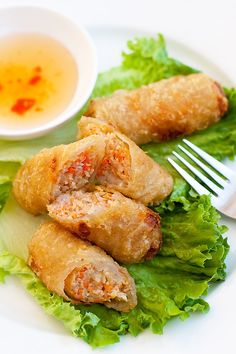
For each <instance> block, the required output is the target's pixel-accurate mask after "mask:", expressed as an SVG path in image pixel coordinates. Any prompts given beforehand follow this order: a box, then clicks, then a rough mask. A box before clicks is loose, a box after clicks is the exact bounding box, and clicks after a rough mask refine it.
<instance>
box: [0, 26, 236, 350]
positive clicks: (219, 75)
mask: <svg viewBox="0 0 236 354" xmlns="http://www.w3.org/2000/svg"><path fill="white" fill-rule="evenodd" d="M90 33H91V35H92V37H93V39H94V41H95V45H96V47H97V51H98V59H99V70H105V69H108V68H109V67H111V66H113V65H119V63H120V60H121V57H120V53H121V51H122V50H123V49H124V47H125V44H126V42H127V39H130V38H133V37H134V36H137V35H150V34H151V33H150V32H149V33H148V32H145V31H136V30H132V29H127V28H123V29H119V28H112V27H107V28H105V27H104V28H101V27H98V28H91V29H90ZM152 34H153V33H152ZM167 44H168V48H169V51H170V53H171V55H172V56H174V57H176V58H179V59H181V60H183V61H184V62H185V63H188V64H190V65H193V66H195V67H197V68H199V69H202V70H204V71H205V72H206V73H209V74H210V75H212V76H213V77H215V78H216V79H217V80H219V81H221V82H222V83H223V84H225V85H231V84H232V83H231V82H230V79H229V78H228V77H227V76H226V74H224V73H223V71H222V70H221V69H219V68H217V67H216V66H215V65H214V64H213V63H212V62H211V58H207V59H206V58H204V56H202V55H201V54H200V53H196V52H194V50H193V49H191V48H189V47H186V46H185V45H184V44H180V43H176V42H175V41H174V40H167ZM229 165H230V166H232V168H234V169H235V170H236V163H229ZM222 222H223V223H224V224H226V225H228V226H229V229H230V231H229V233H228V234H229V235H228V236H229V243H230V246H231V250H230V254H229V256H228V258H227V264H228V276H227V278H226V281H225V282H224V283H220V284H219V285H217V286H216V287H215V288H214V290H211V291H210V293H209V295H208V296H207V301H208V302H209V303H210V305H211V310H210V312H209V313H208V314H193V315H192V316H191V317H190V318H189V319H187V320H186V321H184V322H182V321H180V320H179V319H174V320H172V321H170V322H169V323H168V324H167V326H166V327H165V329H164V335H162V336H160V335H154V334H152V333H151V332H150V331H148V330H146V331H145V332H144V333H142V334H140V335H139V336H138V337H137V338H133V337H131V336H125V337H123V338H121V343H118V344H115V345H113V346H110V347H107V348H105V349H97V350H96V351H95V352H94V351H93V350H92V349H91V348H90V347H89V346H88V345H87V344H85V343H84V342H83V341H82V340H80V339H76V338H73V337H72V336H71V335H70V334H69V333H67V332H66V330H64V328H63V326H62V325H61V324H60V323H59V322H57V321H56V320H54V319H53V318H51V317H49V316H47V315H45V314H44V312H43V310H42V309H41V308H40V306H39V305H38V304H37V303H36V302H35V301H34V299H33V298H32V297H31V296H30V295H28V294H27V293H26V292H25V291H24V289H23V288H22V287H21V285H20V284H19V283H18V281H17V280H14V279H12V278H9V279H8V280H7V284H6V285H4V286H1V291H0V346H1V352H5V353H7V354H11V353H17V354H23V353H24V354H29V353H34V354H37V353H44V354H49V353H50V354H51V353H57V354H62V353H63V354H64V353H70V354H74V353H76V354H78V353H83V354H87V353H104V352H106V353H112V354H115V353H121V352H123V353H129V354H139V353H140V354H141V353H142V354H143V353H148V354H154V353H155V354H156V353H158V354H170V353H175V354H178V353H181V354H195V353H196V354H197V353H198V354H199V353H202V354H205V353H207V354H211V353H214V354H218V353H222V351H224V352H225V353H227V354H230V353H234V337H235V325H234V321H235V318H236V307H235V294H236V267H235V261H234V259H235V255H236V222H234V221H232V220H230V219H226V218H223V219H222Z"/></svg>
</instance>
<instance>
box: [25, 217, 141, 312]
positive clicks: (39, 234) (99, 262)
mask: <svg viewBox="0 0 236 354" xmlns="http://www.w3.org/2000/svg"><path fill="white" fill-rule="evenodd" d="M28 264H29V266H30V267H31V268H32V270H33V271H34V272H35V273H36V274H37V275H38V277H39V278H40V279H41V281H42V282H43V283H44V284H45V285H46V287H47V288H48V290H50V291H53V292H55V293H57V294H58V295H60V296H62V297H63V298H64V299H65V300H67V301H71V302H73V303H84V304H92V303H101V304H104V305H106V306H107V307H111V308H114V309H116V310H118V311H124V312H128V311H130V310H131V309H132V308H133V307H135V306H136V304H137V299H136V290H135V284H134V281H133V279H132V278H131V276H130V275H129V273H128V271H127V270H126V269H125V268H123V267H121V266H119V264H118V263H116V262H115V261H114V260H113V259H112V258H111V257H110V256H108V255H107V254H106V253H105V252H104V251H102V250H101V249H99V248H98V247H96V246H92V245H91V244H90V243H88V242H86V241H83V240H80V239H79V238H77V237H75V236H74V235H72V234H71V233H70V232H69V231H66V230H64V229H63V228H62V227H61V226H59V225H58V224H56V223H53V222H48V223H45V224H43V225H41V226H40V228H39V229H38V230H37V231H36V233H35V234H34V236H33V238H32V240H31V241H30V244H29V259H28Z"/></svg>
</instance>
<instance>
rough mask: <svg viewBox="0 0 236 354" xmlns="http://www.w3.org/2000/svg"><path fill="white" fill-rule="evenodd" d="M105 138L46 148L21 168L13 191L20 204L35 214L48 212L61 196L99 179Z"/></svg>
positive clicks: (95, 137)
mask: <svg viewBox="0 0 236 354" xmlns="http://www.w3.org/2000/svg"><path fill="white" fill-rule="evenodd" d="M103 140H104V139H103V137H101V136H93V137H92V136H91V137H88V138H86V139H83V140H81V141H78V142H75V143H72V144H69V145H59V146H55V147H53V148H51V149H44V150H42V151H41V152H40V153H39V154H37V155H35V156H34V157H33V158H32V159H30V160H28V161H26V162H25V164H24V165H23V166H22V167H21V168H20V169H19V171H18V173H17V175H16V178H15V180H14V183H13V192H14V195H15V197H16V199H17V201H18V202H19V204H20V205H21V206H22V207H23V208H24V209H25V210H27V211H28V212H30V213H32V214H40V213H43V212H45V211H46V210H47V209H46V206H47V204H49V203H50V202H51V201H52V200H54V199H55V197H56V196H58V195H59V194H60V193H65V192H67V191H69V190H70V191H71V190H76V189H79V188H82V187H83V186H84V185H86V184H87V183H88V182H91V181H92V180H93V179H94V177H95V176H96V172H97V168H98V167H99V166H100V163H101V161H102V159H103V157H104V151H105V143H104V141H103Z"/></svg>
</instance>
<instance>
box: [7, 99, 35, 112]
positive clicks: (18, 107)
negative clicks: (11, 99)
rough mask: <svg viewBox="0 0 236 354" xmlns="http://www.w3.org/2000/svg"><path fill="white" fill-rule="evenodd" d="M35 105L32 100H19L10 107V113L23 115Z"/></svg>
mask: <svg viewBox="0 0 236 354" xmlns="http://www.w3.org/2000/svg"><path fill="white" fill-rule="evenodd" d="M34 104H35V100H34V99H32V98H19V99H18V100H16V102H15V103H14V105H13V106H12V107H11V111H12V112H15V113H17V114H19V115H22V114H24V113H25V112H27V111H28V110H29V109H30V108H32V107H33V105H34Z"/></svg>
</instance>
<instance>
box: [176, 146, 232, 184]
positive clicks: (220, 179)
mask: <svg viewBox="0 0 236 354" xmlns="http://www.w3.org/2000/svg"><path fill="white" fill-rule="evenodd" d="M178 148H179V149H180V150H181V151H183V152H184V153H185V155H187V156H188V157H190V159H191V160H193V161H194V162H195V163H196V164H197V165H198V166H199V167H201V169H202V170H203V171H205V172H206V173H207V174H208V175H209V176H211V177H212V178H213V179H214V180H215V181H216V182H217V183H218V184H220V185H221V186H222V187H225V186H226V185H227V184H228V182H227V181H226V180H224V179H223V178H221V177H220V176H219V175H217V174H216V173H215V172H214V171H213V170H211V169H210V168H209V167H207V166H206V165H204V163H202V162H201V161H200V160H199V159H197V158H196V157H195V156H194V155H193V154H191V152H189V151H188V150H186V149H185V148H184V147H183V146H182V145H178Z"/></svg>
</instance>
